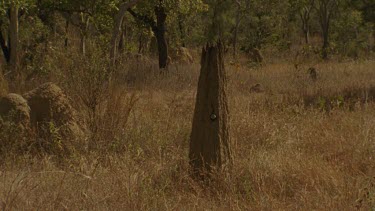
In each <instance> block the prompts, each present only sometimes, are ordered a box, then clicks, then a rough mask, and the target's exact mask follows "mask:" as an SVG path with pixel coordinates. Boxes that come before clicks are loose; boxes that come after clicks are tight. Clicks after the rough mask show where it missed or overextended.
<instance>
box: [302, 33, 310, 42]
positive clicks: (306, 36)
mask: <svg viewBox="0 0 375 211" xmlns="http://www.w3.org/2000/svg"><path fill="white" fill-rule="evenodd" d="M303 33H304V35H305V44H309V42H310V41H309V30H304V32H303Z"/></svg>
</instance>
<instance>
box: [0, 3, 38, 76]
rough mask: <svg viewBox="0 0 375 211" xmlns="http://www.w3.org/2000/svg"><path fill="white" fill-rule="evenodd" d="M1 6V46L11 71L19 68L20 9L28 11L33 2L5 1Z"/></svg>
mask: <svg viewBox="0 0 375 211" xmlns="http://www.w3.org/2000/svg"><path fill="white" fill-rule="evenodd" d="M1 3H2V4H1V5H0V46H1V49H2V52H3V55H4V58H5V61H6V62H7V64H8V65H9V66H10V67H11V70H16V68H17V66H18V45H19V44H18V43H19V16H20V15H21V13H20V12H19V11H20V9H23V10H25V9H27V7H28V6H30V5H32V3H33V2H32V1H29V0H24V1H17V0H3V1H2V2H1Z"/></svg>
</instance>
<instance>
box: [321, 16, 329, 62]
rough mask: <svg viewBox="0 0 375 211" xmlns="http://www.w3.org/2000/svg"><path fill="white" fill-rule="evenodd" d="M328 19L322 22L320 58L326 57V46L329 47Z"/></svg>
mask: <svg viewBox="0 0 375 211" xmlns="http://www.w3.org/2000/svg"><path fill="white" fill-rule="evenodd" d="M328 21H329V20H327V21H326V22H324V23H323V24H322V33H323V47H322V59H324V60H327V59H328V48H329V22H328Z"/></svg>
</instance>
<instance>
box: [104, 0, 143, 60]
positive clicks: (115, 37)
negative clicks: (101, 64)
mask: <svg viewBox="0 0 375 211" xmlns="http://www.w3.org/2000/svg"><path fill="white" fill-rule="evenodd" d="M139 1H141V0H131V1H129V2H126V3H122V4H121V6H120V10H119V12H118V13H117V14H116V16H115V25H114V28H113V33H112V38H111V51H110V58H111V60H112V64H115V63H116V57H117V49H118V44H119V42H120V41H119V37H120V34H121V31H122V30H121V28H122V23H123V21H124V17H125V13H126V11H127V10H128V9H129V8H131V7H133V6H134V5H136V4H137V3H138V2H139Z"/></svg>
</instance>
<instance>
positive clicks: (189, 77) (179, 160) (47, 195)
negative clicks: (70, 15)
mask: <svg viewBox="0 0 375 211" xmlns="http://www.w3.org/2000/svg"><path fill="white" fill-rule="evenodd" d="M154 66H155V65H154V64H152V62H150V63H147V62H145V61H143V62H142V63H139V62H138V63H137V62H134V63H132V64H131V65H130V66H127V67H126V68H125V69H124V70H121V71H119V72H118V73H117V75H116V81H117V82H116V83H115V84H114V85H112V86H110V87H111V88H110V89H109V90H106V91H103V92H105V93H107V94H104V95H103V96H104V97H102V98H100V99H102V102H101V104H100V105H99V112H98V115H96V116H95V118H94V119H93V118H92V115H91V120H90V117H89V116H90V111H89V110H88V109H85V107H84V105H82V103H80V99H82V98H83V97H84V96H82V95H87V96H90V95H89V94H87V93H86V92H80V91H79V90H84V89H85V87H84V83H83V82H82V83H80V82H77V81H72V80H67V79H66V78H65V77H60V78H58V77H56V78H54V79H53V80H54V81H56V82H57V83H58V84H59V85H61V86H62V87H64V89H65V90H66V92H67V93H69V95H70V96H71V98H73V99H74V102H76V103H75V107H76V108H77V109H78V110H79V111H80V114H81V116H82V119H83V120H85V121H87V122H90V121H91V123H92V125H94V126H95V128H96V130H95V131H96V134H93V135H92V138H91V139H90V140H87V142H88V146H89V150H88V151H85V152H77V153H74V154H72V155H69V156H66V157H58V158H57V157H56V156H53V155H39V156H31V155H22V156H20V155H13V154H12V153H9V154H8V155H7V156H5V157H4V158H3V160H2V162H1V163H0V207H1V208H2V209H3V210H356V209H359V210H373V209H375V103H374V102H375V92H374V93H372V91H371V90H372V89H373V87H375V71H374V70H375V61H373V60H368V61H348V62H333V61H332V62H327V63H319V64H315V65H314V66H315V67H316V69H317V71H318V79H317V81H316V82H314V81H312V80H311V79H310V78H309V75H308V73H307V69H308V67H309V66H308V65H305V66H302V67H298V68H295V66H294V65H293V63H292V62H285V63H282V62H275V63H272V64H267V65H264V66H260V67H253V68H249V67H247V65H236V64H233V65H229V62H228V65H227V72H228V77H229V86H228V87H229V90H228V96H229V99H230V102H229V105H230V117H231V122H230V126H231V131H230V132H231V138H232V142H233V153H234V168H233V171H232V173H231V175H230V176H229V177H228V178H217V179H215V180H213V181H212V184H210V185H209V187H207V186H205V185H201V184H198V183H197V182H195V181H194V180H192V179H191V178H190V176H189V168H188V143H189V136H190V130H191V120H192V115H193V109H194V101H195V92H196V86H197V80H198V76H199V65H197V64H194V65H174V66H173V67H171V68H170V72H169V74H165V75H163V74H162V75H160V74H159V72H158V71H156V70H155V68H154ZM81 78H83V77H81ZM82 80H83V79H82ZM258 83H259V84H260V85H261V88H262V90H261V91H260V92H253V91H252V90H251V87H253V86H254V85H255V84H258ZM72 84H73V86H72ZM82 84H83V85H82ZM24 89H28V88H24ZM20 90H22V89H20ZM358 90H359V91H358ZM86 91H87V90H86ZM348 93H349V94H348ZM372 94H374V95H372ZM306 99H308V100H306ZM311 99H312V100H311ZM328 101H329V103H328ZM328 104H329V105H328Z"/></svg>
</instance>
